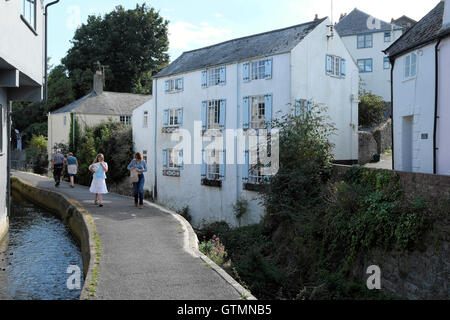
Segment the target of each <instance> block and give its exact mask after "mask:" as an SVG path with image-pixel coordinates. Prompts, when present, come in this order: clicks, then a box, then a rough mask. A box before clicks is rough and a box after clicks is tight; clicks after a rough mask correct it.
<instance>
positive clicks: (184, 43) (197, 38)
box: [169, 21, 232, 50]
mask: <svg viewBox="0 0 450 320" xmlns="http://www.w3.org/2000/svg"><path fill="white" fill-rule="evenodd" d="M231 35H232V32H231V30H228V29H222V28H215V27H213V26H210V25H209V24H208V23H201V24H200V25H193V24H190V23H187V22H184V21H177V22H174V23H171V24H170V25H169V41H170V48H171V49H180V50H193V49H197V48H200V47H205V46H209V45H212V44H215V43H218V42H221V41H225V40H228V39H230V37H231Z"/></svg>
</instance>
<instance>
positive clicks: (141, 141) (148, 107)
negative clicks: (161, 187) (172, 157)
mask: <svg viewBox="0 0 450 320" xmlns="http://www.w3.org/2000/svg"><path fill="white" fill-rule="evenodd" d="M145 111H147V112H148V126H147V127H144V112H145ZM154 124H155V114H154V103H153V99H151V100H149V101H148V102H147V103H145V104H144V105H142V106H140V107H139V108H137V109H135V110H134V111H133V117H132V128H133V143H134V152H141V153H143V152H144V150H146V151H147V168H148V171H147V172H146V173H145V174H144V177H145V185H144V190H148V191H150V192H152V191H153V186H154V170H153V167H154V160H155V157H154V143H153V141H154V138H155V130H154V128H155V125H154Z"/></svg>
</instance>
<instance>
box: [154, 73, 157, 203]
mask: <svg viewBox="0 0 450 320" xmlns="http://www.w3.org/2000/svg"><path fill="white" fill-rule="evenodd" d="M154 87H155V90H154V92H153V96H154V99H155V104H154V105H155V108H154V109H155V110H154V118H155V126H154V127H155V129H154V132H155V137H154V139H153V143H154V145H153V172H154V185H153V200H154V201H156V199H157V197H158V188H157V183H158V178H157V172H158V171H157V167H156V166H157V161H156V159H157V157H156V156H157V153H158V151H157V150H156V149H157V144H156V143H157V135H158V129H157V127H158V78H156V79H155V86H154Z"/></svg>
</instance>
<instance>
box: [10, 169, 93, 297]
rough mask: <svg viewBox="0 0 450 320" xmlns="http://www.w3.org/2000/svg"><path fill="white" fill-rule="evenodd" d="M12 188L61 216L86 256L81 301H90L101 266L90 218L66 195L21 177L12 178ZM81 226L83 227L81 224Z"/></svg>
mask: <svg viewBox="0 0 450 320" xmlns="http://www.w3.org/2000/svg"><path fill="white" fill-rule="evenodd" d="M11 187H12V188H13V189H14V190H16V191H18V192H20V193H21V195H23V196H24V197H25V198H27V199H29V200H31V201H32V202H34V203H37V204H39V205H40V206H42V207H45V208H47V209H49V210H51V211H52V212H54V213H56V214H58V215H59V216H60V218H61V219H62V220H63V221H64V223H65V224H67V225H68V226H69V228H70V229H71V230H72V232H73V233H74V235H75V236H76V238H77V239H78V241H79V242H80V244H81V250H82V253H83V254H82V257H83V266H84V274H85V279H84V285H83V288H82V290H81V294H80V300H85V299H89V297H90V292H89V291H90V290H89V289H90V286H91V283H92V281H93V280H94V276H93V270H94V269H95V267H96V265H97V264H98V261H96V258H97V256H98V253H97V248H96V242H95V224H94V222H93V221H94V220H93V219H92V217H91V216H90V214H89V213H88V212H87V210H86V209H85V208H84V207H83V206H82V205H80V204H79V203H78V202H77V201H75V200H72V199H70V198H68V197H67V196H65V195H64V194H62V193H59V192H56V191H50V190H47V189H41V188H39V187H37V186H36V185H33V184H31V183H29V182H27V181H23V180H22V179H20V178H18V177H11ZM51 198H54V199H55V200H56V201H55V203H53V204H52V203H51V202H50V201H49V199H51ZM58 198H59V199H58ZM58 200H61V201H62V202H63V203H64V205H62V206H60V204H61V201H58ZM80 222H81V224H79V223H80ZM78 224H79V225H78ZM98 249H99V248H98Z"/></svg>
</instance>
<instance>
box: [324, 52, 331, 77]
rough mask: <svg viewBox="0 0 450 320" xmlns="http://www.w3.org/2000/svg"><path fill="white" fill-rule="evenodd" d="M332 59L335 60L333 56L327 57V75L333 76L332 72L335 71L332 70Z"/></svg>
mask: <svg viewBox="0 0 450 320" xmlns="http://www.w3.org/2000/svg"><path fill="white" fill-rule="evenodd" d="M331 59H333V58H332V57H331V56H329V55H327V58H326V62H325V69H326V72H327V74H331V72H332V71H333V70H331Z"/></svg>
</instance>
